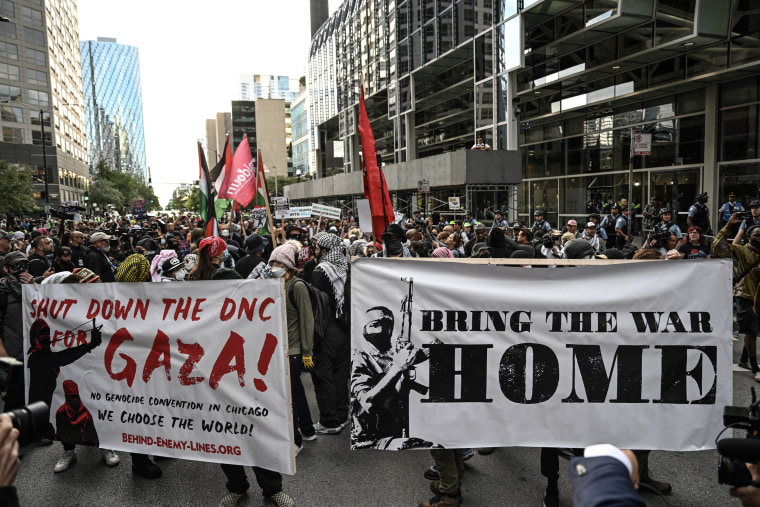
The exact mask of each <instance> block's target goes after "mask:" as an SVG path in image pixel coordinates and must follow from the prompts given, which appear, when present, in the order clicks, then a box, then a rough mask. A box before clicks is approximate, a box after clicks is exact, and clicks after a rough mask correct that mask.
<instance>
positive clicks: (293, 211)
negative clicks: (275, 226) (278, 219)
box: [288, 206, 311, 218]
mask: <svg viewBox="0 0 760 507" xmlns="http://www.w3.org/2000/svg"><path fill="white" fill-rule="evenodd" d="M289 211H290V214H289V215H288V218H311V206H301V207H297V208H290V210H289Z"/></svg>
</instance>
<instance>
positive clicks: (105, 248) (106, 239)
mask: <svg viewBox="0 0 760 507" xmlns="http://www.w3.org/2000/svg"><path fill="white" fill-rule="evenodd" d="M90 246H91V247H92V248H91V249H90V252H89V253H88V254H87V256H86V257H85V258H84V267H86V268H87V269H89V270H90V271H92V272H93V273H95V274H96V275H98V276H99V277H100V278H101V280H103V282H105V283H108V282H114V281H116V278H115V276H114V273H115V272H116V268H115V266H114V265H113V262H112V261H111V258H110V257H109V256H108V252H110V250H111V236H109V235H108V234H106V233H104V232H96V233H94V234H93V235H92V236H90Z"/></svg>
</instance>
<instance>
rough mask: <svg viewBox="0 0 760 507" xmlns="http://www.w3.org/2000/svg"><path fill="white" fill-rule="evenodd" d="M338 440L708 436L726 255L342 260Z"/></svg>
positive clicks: (727, 319) (691, 442)
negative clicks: (597, 261) (346, 364)
mask: <svg viewBox="0 0 760 507" xmlns="http://www.w3.org/2000/svg"><path fill="white" fill-rule="evenodd" d="M351 284H352V303H351V311H352V333H351V334H352V344H351V345H352V377H351V414H352V420H353V425H352V434H351V444H352V448H355V449H357V448H380V449H406V448H413V447H417V448H419V447H431V446H433V445H441V446H443V447H447V448H458V447H497V446H537V447H584V446H587V445H591V444H596V443H613V444H615V445H617V446H619V447H622V448H634V449H667V450H680V451H686V450H700V449H712V448H714V447H715V444H714V440H715V437H716V435H717V434H718V433H719V431H720V430H721V429H722V428H723V424H722V413H723V407H724V406H725V405H730V404H732V401H733V400H732V384H731V382H732V366H731V324H732V320H731V316H732V311H731V264H730V262H727V261H722V260H716V261H709V262H691V261H685V260H684V261H660V262H631V263H627V264H614V265H594V266H578V267H565V268H562V269H541V268H535V267H534V269H524V268H521V267H517V266H504V265H485V264H469V263H463V262H461V261H432V262H428V261H411V260H396V259H356V260H354V262H353V263H352V282H351Z"/></svg>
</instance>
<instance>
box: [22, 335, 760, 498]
mask: <svg viewBox="0 0 760 507" xmlns="http://www.w3.org/2000/svg"><path fill="white" fill-rule="evenodd" d="M740 352H741V344H740V342H739V341H737V340H736V339H734V362H736V358H737V357H738V355H739V353H740ZM734 370H735V371H734V374H733V375H734V402H735V404H737V405H747V404H748V403H749V400H750V387H752V386H755V385H757V384H756V383H755V382H754V381H753V380H752V377H751V375H750V373H749V372H748V371H746V370H739V369H737V368H736V367H735V366H734ZM304 382H305V384H306V390H307V393H312V395H311V396H310V403H311V404H312V414H313V415H316V414H317V410H316V404H315V401H314V397H313V388H312V386H311V382H310V378H309V376H308V375H304ZM461 423H462V425H463V426H465V425H466V424H467V419H466V413H464V412H463V419H462V420H461ZM557 430H558V431H561V430H562V428H561V424H560V423H559V422H558V424H557ZM737 436H739V435H738V434H737ZM742 436H743V435H742ZM304 445H305V448H304V450H303V451H302V452H301V454H300V455H299V456H298V458H297V474H296V475H295V476H284V478H283V489H284V491H285V492H287V493H288V494H290V495H291V496H292V497H293V498H294V499H295V502H296V505H302V506H353V505H363V506H365V505H366V506H416V505H417V504H418V503H419V502H420V501H422V500H426V499H428V498H430V496H432V495H431V493H430V492H429V490H428V482H429V481H427V480H425V479H424V478H423V476H422V474H423V472H424V471H425V469H426V468H427V467H428V466H430V464H431V463H432V460H431V459H430V455H429V453H428V452H427V451H406V452H390V451H368V450H364V451H350V450H349V448H348V446H349V434H348V431H347V430H344V431H343V432H342V433H341V434H340V435H320V436H319V437H318V439H317V440H316V441H314V442H305V443H304ZM77 449H78V450H77V455H78V458H79V459H78V461H77V463H75V464H74V465H72V467H71V468H70V469H69V470H68V471H66V472H64V473H61V474H54V473H53V466H54V465H55V463H56V461H57V460H58V458H59V457H60V455H61V452H62V449H61V446H60V444H59V443H55V444H53V445H52V446H49V447H36V446H30V447H28V448H26V449H25V453H26V455H25V456H24V458H23V459H22V462H21V469H20V471H19V474H18V477H17V479H16V486H17V488H18V494H19V498H20V501H21V505H25V506H48V505H56V506H95V505H98V506H105V505H107V506H122V505H123V506H137V505H151V506H157V505H166V506H176V505H188V506H195V505H198V506H215V505H217V504H218V502H219V500H220V499H221V498H222V496H224V494H225V493H226V490H225V487H224V484H225V477H224V474H223V473H222V471H221V469H220V467H219V465H217V464H213V463H201V462H197V461H181V460H166V461H161V462H160V463H159V465H160V466H161V468H162V469H163V472H164V475H163V477H162V478H161V479H158V480H153V481H149V480H145V479H141V478H139V477H134V476H133V475H132V474H131V471H130V458H129V455H128V454H127V453H124V452H119V453H118V454H119V455H120V457H121V459H122V462H121V464H120V465H119V466H117V467H115V468H107V467H106V466H105V464H104V463H103V461H102V459H101V457H100V452H99V451H98V450H97V449H92V448H82V447H78V448H77ZM539 452H540V451H539V449H535V448H504V449H497V450H496V451H495V452H494V453H493V454H491V455H489V456H481V455H477V454H476V455H475V456H474V457H473V458H472V459H471V460H470V461H468V462H467V473H466V475H465V482H464V490H463V494H464V503H465V504H466V505H469V506H540V505H541V503H542V495H543V491H544V487H545V485H546V483H545V480H544V478H543V477H542V476H541V475H540V472H539ZM717 464H718V454H717V451H703V452H653V453H652V456H651V458H650V466H651V467H652V470H653V473H654V476H655V478H657V479H661V480H666V481H668V482H670V483H672V485H673V494H672V495H671V496H668V497H667V503H666V502H665V501H663V499H661V498H658V497H657V496H656V495H653V494H645V495H644V498H645V500H646V502H647V505H652V506H659V505H670V506H675V505H682V506H687V505H688V506H712V505H731V504H734V505H738V501H737V500H736V499H734V498H731V497H729V496H728V487H727V486H721V485H719V484H718V478H717ZM566 467H567V461H564V460H562V461H561V463H560V495H561V496H560V500H561V502H562V505H565V506H569V505H572V490H571V487H570V482H569V480H568V479H567V472H566V469H567V468H566ZM248 480H249V482H252V487H251V489H250V490H249V492H248V496H247V497H244V498H243V499H242V500H241V501H240V503H239V504H238V505H241V506H245V505H248V506H252V505H256V506H258V505H271V504H270V503H268V502H265V501H264V500H263V497H262V496H261V491H260V490H259V489H258V487H257V486H256V485H255V479H254V478H253V473H252V472H251V471H250V468H249V469H248Z"/></svg>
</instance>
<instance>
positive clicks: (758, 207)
mask: <svg viewBox="0 0 760 507" xmlns="http://www.w3.org/2000/svg"><path fill="white" fill-rule="evenodd" d="M749 213H750V215H751V217H747V216H746V214H745V213H743V214H742V218H744V220H742V224H741V225H740V226H739V232H737V233H736V236H735V237H734V241H733V243H734V245H742V244H744V243H743V241H742V240H743V239H744V236H745V235H746V234H747V229H748V228H749V227H753V226H756V225H760V199H755V200H754V201H752V202H750V203H749Z"/></svg>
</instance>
